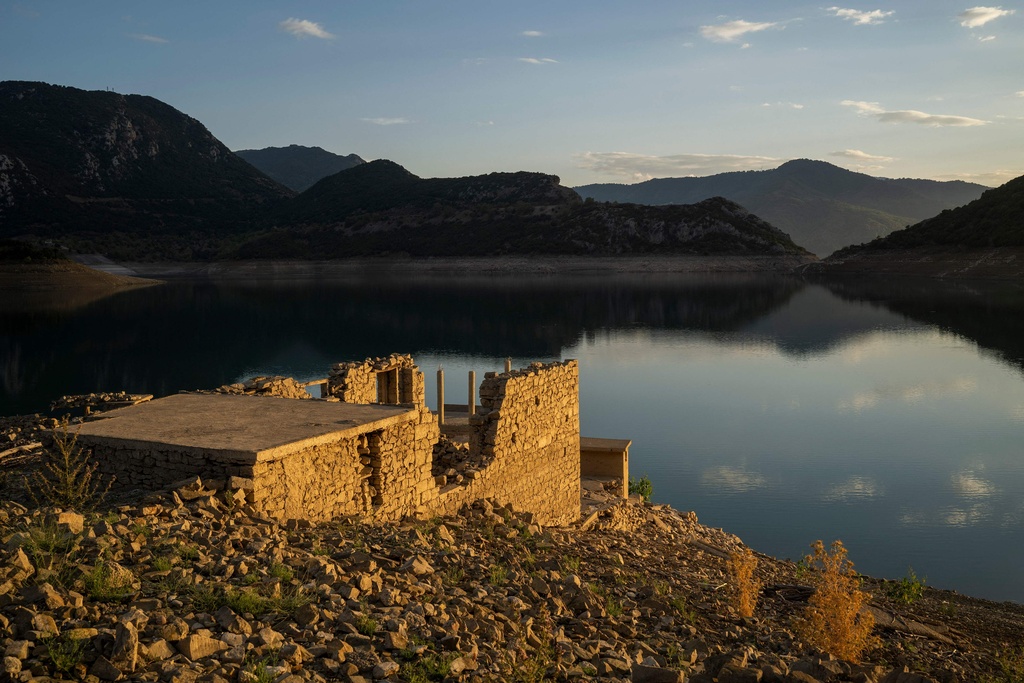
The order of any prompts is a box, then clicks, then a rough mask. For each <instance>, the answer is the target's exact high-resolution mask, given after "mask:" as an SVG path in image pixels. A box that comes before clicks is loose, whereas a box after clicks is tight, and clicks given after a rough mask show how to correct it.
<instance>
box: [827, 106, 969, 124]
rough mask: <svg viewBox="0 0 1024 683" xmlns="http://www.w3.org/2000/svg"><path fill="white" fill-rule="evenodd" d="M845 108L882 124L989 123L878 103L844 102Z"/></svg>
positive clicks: (966, 117)
mask: <svg viewBox="0 0 1024 683" xmlns="http://www.w3.org/2000/svg"><path fill="white" fill-rule="evenodd" d="M840 104H842V105H843V106H844V107H853V108H854V109H856V110H857V113H858V114H861V115H862V116H871V117H873V118H876V119H878V120H879V121H881V122H882V123H919V124H921V125H923V126H937V127H938V126H984V125H985V124H987V123H989V121H983V120H982V119H972V118H970V117H968V116H949V115H946V114H926V113H925V112H923V111H916V110H914V109H896V110H892V111H889V110H886V109H883V108H882V107H881V106H880V105H879V104H878V102H859V101H855V100H843V101H842V102H840Z"/></svg>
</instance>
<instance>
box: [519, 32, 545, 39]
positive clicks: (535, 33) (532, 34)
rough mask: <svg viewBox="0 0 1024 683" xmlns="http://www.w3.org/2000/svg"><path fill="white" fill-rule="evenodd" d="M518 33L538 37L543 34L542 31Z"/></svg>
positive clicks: (528, 36)
mask: <svg viewBox="0 0 1024 683" xmlns="http://www.w3.org/2000/svg"><path fill="white" fill-rule="evenodd" d="M519 35H522V36H526V37H527V38H540V37H541V36H542V35H544V32H543V31H523V32H522V33H520V34H519Z"/></svg>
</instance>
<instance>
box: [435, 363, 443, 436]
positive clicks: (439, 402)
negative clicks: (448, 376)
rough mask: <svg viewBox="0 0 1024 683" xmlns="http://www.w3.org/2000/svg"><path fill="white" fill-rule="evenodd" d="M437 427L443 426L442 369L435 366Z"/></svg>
mask: <svg viewBox="0 0 1024 683" xmlns="http://www.w3.org/2000/svg"><path fill="white" fill-rule="evenodd" d="M437 426H438V427H443V426H444V368H443V367H441V366H440V365H439V366H437Z"/></svg>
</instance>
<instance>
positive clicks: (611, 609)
mask: <svg viewBox="0 0 1024 683" xmlns="http://www.w3.org/2000/svg"><path fill="white" fill-rule="evenodd" d="M604 611H605V612H607V613H608V616H610V617H616V618H617V617H621V616H622V603H620V602H619V601H618V600H616V599H615V597H614V596H611V595H609V596H608V598H607V599H606V600H605V601H604Z"/></svg>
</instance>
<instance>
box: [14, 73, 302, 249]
mask: <svg viewBox="0 0 1024 683" xmlns="http://www.w3.org/2000/svg"><path fill="white" fill-rule="evenodd" d="M290 194H291V192H290V191H289V190H288V189H287V188H284V187H282V186H280V185H278V184H277V183H275V182H274V181H272V180H270V179H269V178H267V177H266V176H264V175H263V174H262V173H260V172H259V171H257V170H256V169H254V168H253V167H252V166H250V165H249V164H248V163H246V162H245V161H243V160H242V159H240V158H238V157H237V156H235V155H234V154H233V153H232V152H231V151H230V150H228V148H227V147H225V146H224V145H223V144H222V143H221V142H220V141H218V140H217V139H216V138H215V137H213V135H211V134H210V132H209V131H208V130H207V129H206V128H205V127H203V125H202V124H201V123H199V122H198V121H196V120H195V119H193V118H191V117H189V116H186V115H185V114H182V113H181V112H179V111H177V110H176V109H174V108H173V107H171V106H169V105H167V104H164V103H163V102H160V101H159V100H156V99H154V98H152V97H146V96H142V95H121V94H118V93H114V92H105V91H85V90H78V89H76V88H69V87H63V86H54V85H47V84H45V83H33V82H24V81H5V82H2V83H0V215H2V216H3V222H2V224H0V226H2V227H0V236H5V235H6V236H10V235H18V234H47V235H65V234H75V235H82V234H100V235H104V236H107V237H109V236H110V234H111V233H122V232H123V233H131V234H132V235H134V239H137V238H138V237H139V236H143V237H148V236H151V235H153V234H167V233H170V234H172V235H174V236H180V235H181V234H182V233H183V232H187V231H192V230H196V231H207V232H208V231H211V230H212V231H218V232H220V231H228V232H230V231H231V230H233V229H237V228H238V226H239V224H240V223H241V222H242V219H243V218H244V217H245V216H248V215H250V213H251V212H252V211H253V209H254V208H255V207H260V206H265V205H268V204H273V203H275V202H278V201H280V200H282V199H284V198H286V197H288V196H289V195H290ZM120 239H121V240H122V241H123V240H124V239H125V237H124V236H123V235H122V236H121V238H120ZM114 241H116V240H114Z"/></svg>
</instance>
